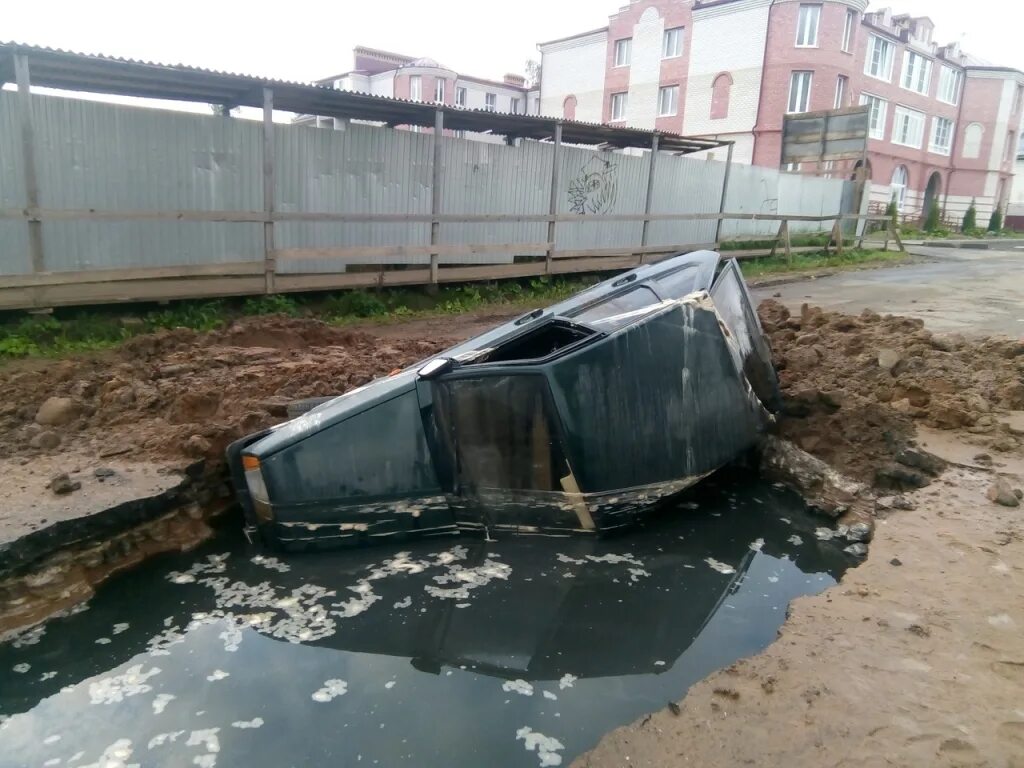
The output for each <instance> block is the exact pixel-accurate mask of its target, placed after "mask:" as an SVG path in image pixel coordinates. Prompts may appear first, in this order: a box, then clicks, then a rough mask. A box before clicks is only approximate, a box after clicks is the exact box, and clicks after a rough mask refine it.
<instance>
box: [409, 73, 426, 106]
mask: <svg viewBox="0 0 1024 768" xmlns="http://www.w3.org/2000/svg"><path fill="white" fill-rule="evenodd" d="M409 98H410V99H411V100H412V101H422V100H423V79H422V78H421V77H420V76H419V75H409Z"/></svg>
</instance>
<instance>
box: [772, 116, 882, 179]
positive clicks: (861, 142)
mask: <svg viewBox="0 0 1024 768" xmlns="http://www.w3.org/2000/svg"><path fill="white" fill-rule="evenodd" d="M869 122H870V113H869V107H867V106H861V107H846V108H844V109H829V110H825V111H822V112H803V113H800V114H795V115H786V116H785V118H784V120H783V124H782V158H781V164H782V166H783V167H785V166H786V165H788V164H790V163H817V164H818V169H819V171H821V170H824V169H823V166H824V165H825V163H828V162H835V161H837V160H863V159H864V156H865V154H866V153H867V145H868V126H869Z"/></svg>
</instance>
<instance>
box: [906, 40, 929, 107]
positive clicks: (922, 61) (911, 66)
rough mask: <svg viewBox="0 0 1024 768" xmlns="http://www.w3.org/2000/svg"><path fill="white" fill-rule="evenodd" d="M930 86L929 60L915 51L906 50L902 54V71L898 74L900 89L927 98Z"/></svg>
mask: <svg viewBox="0 0 1024 768" xmlns="http://www.w3.org/2000/svg"><path fill="white" fill-rule="evenodd" d="M931 85H932V62H931V59H929V58H926V57H925V56H922V55H921V54H920V53H918V52H917V51H911V50H907V51H906V52H904V54H903V71H902V73H901V74H900V88H902V89H903V90H905V91H913V92H914V93H920V94H921V95H922V96H927V95H928V91H930V90H931Z"/></svg>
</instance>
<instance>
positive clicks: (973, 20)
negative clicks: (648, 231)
mask: <svg viewBox="0 0 1024 768" xmlns="http://www.w3.org/2000/svg"><path fill="white" fill-rule="evenodd" d="M625 2H626V0H517V1H516V2H504V3H497V2H494V1H493V0H491V2H486V1H485V0H439V1H438V2H435V3H426V2H422V0H390V2H380V1H379V0H378V1H376V2H375V1H374V0H370V1H369V2H365V1H364V2H356V0H333V2H324V1H321V0H290V2H284V3H280V2H271V1H270V0H263V2H259V0H256V1H255V2H253V0H249V2H244V3H243V2H238V1H237V0H236V2H225V1H224V0H175V1H174V2H169V3H168V2H164V3H147V2H139V0H132V1H131V2H125V1H124V0H91V1H90V2H81V0H73V1H72V0H37V2H35V3H8V4H6V5H7V7H5V8H4V11H3V14H0V40H3V41H16V42H21V43H28V44H32V45H42V46H50V47H55V48H65V49H69V50H74V51H81V52H85V53H104V54H108V55H112V56H122V57H128V58H136V59H143V60H147V61H156V62H160V63H168V64H177V63H181V64H190V65H193V66H199V67H206V68H210V69H219V70H225V71H230V72H239V73H243V74H252V75H262V76H266V77H273V78H278V79H283V80H297V81H303V82H308V81H312V80H316V79H319V78H322V77H327V76H329V75H333V74H337V73H339V72H344V71H346V70H348V69H350V68H351V64H352V48H353V47H354V46H356V45H366V46H371V47H375V48H383V49H385V50H390V51H395V52H398V53H406V54H409V55H412V56H429V57H431V58H434V59H437V60H438V61H439V62H441V63H442V64H444V65H445V66H447V67H450V68H452V69H455V70H457V71H459V72H463V73H465V74H472V75H476V76H478V77H490V78H500V77H501V75H503V74H504V73H506V72H516V73H522V72H523V70H524V67H525V63H526V61H527V59H530V58H536V59H539V58H540V55H539V53H538V51H537V49H536V44H537V43H538V42H541V41H544V40H552V39H555V38H559V37H564V36H566V35H572V34H575V33H577V32H583V31H586V30H589V29H595V28H598V27H602V26H605V25H606V24H607V23H608V15H609V14H610V13H613V12H615V11H616V10H618V8H619V7H620V6H621V5H623V4H624V3H625ZM884 6H885V3H872V4H871V6H870V7H871V8H874V9H877V8H881V7H884ZM891 7H892V8H893V9H894V11H895V12H903V13H911V14H914V15H928V16H929V17H931V19H932V20H933V21H934V22H935V25H936V30H935V40H936V41H937V42H939V43H945V42H951V41H954V40H958V39H959V40H960V42H961V45H962V46H963V48H964V50H966V51H968V52H970V53H973V54H974V55H976V56H980V57H982V58H985V59H988V60H989V61H991V62H992V63H994V64H999V65H1003V66H1011V67H1016V68H1019V69H1024V45H1022V42H1024V41H1022V35H1021V27H1022V24H1021V22H1024V3H1021V2H1020V0H970V2H969V3H968V2H964V0H898V2H896V0H894V2H893V3H892V4H891ZM968 8H969V10H968Z"/></svg>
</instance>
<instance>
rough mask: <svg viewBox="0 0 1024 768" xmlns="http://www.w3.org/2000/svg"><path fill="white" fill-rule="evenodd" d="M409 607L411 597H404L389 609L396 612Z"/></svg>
mask: <svg viewBox="0 0 1024 768" xmlns="http://www.w3.org/2000/svg"><path fill="white" fill-rule="evenodd" d="M410 605H412V595H406V596H405V597H403V598H402V599H401V600H399V601H398V602H397V603H395V604H394V605H393V606H391V607H392V608H394V609H395V610H398V609H399V608H408V607H409V606H410Z"/></svg>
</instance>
